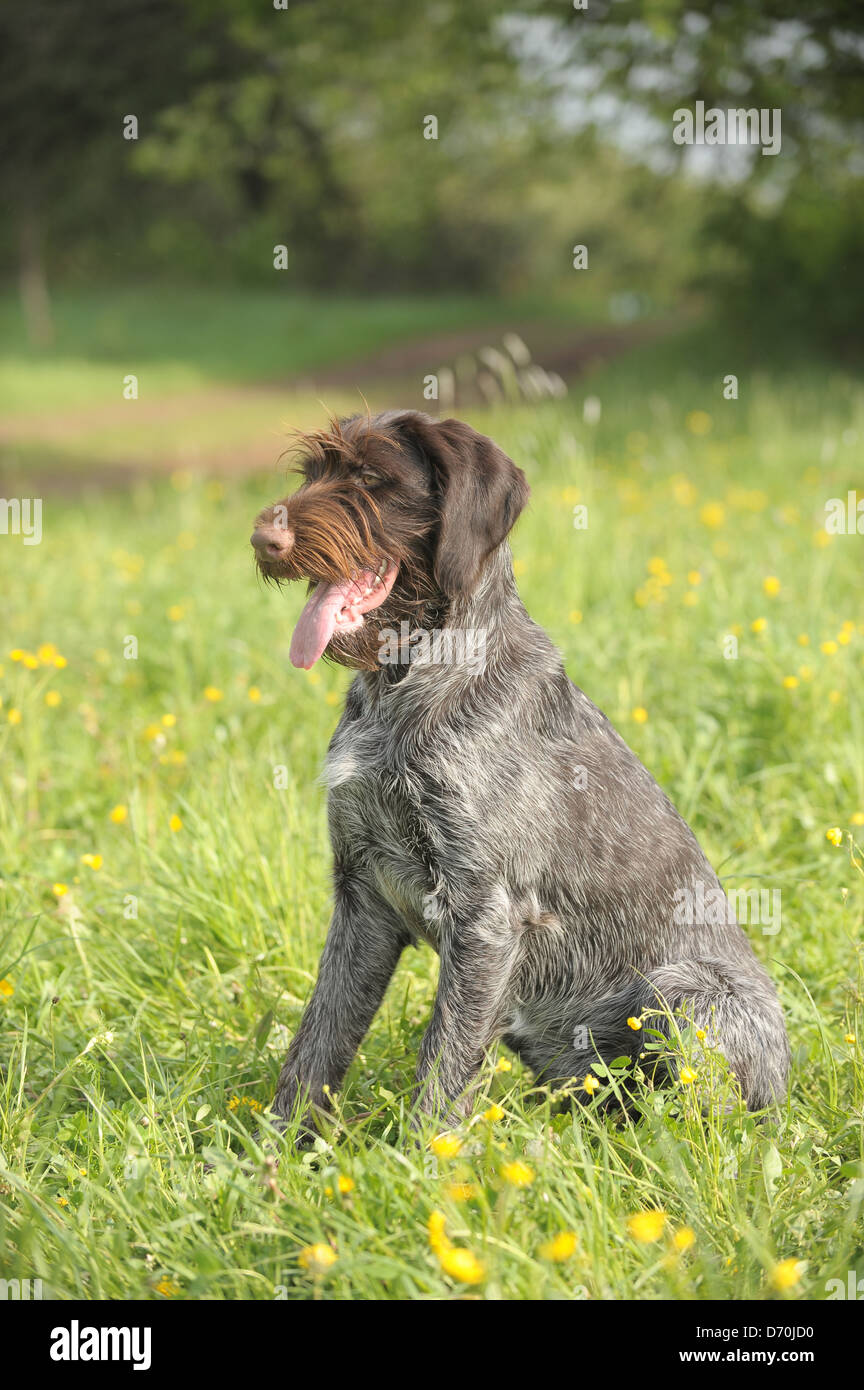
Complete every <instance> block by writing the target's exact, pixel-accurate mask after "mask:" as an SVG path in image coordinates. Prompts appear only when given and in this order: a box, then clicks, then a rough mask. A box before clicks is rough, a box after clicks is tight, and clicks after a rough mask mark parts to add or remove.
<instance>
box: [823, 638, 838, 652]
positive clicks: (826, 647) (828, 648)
mask: <svg viewBox="0 0 864 1390" xmlns="http://www.w3.org/2000/svg"><path fill="white" fill-rule="evenodd" d="M819 650H820V652H824V653H825V655H826V656H833V655H834V653H835V652H836V651H837V643H836V642H833V641H831V640H830V639H829V640H828V641H827V642H820V643H819Z"/></svg>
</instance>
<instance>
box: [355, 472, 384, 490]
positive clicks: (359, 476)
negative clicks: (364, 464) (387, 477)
mask: <svg viewBox="0 0 864 1390" xmlns="http://www.w3.org/2000/svg"><path fill="white" fill-rule="evenodd" d="M354 480H355V482H358V483H362V484H363V486H364V487H374V486H375V484H376V483H382V482H383V481H384V479H383V477H382V475H381V474H380V473H376V472H375V469H374V468H361V469H360V471H359V473H355V474H354Z"/></svg>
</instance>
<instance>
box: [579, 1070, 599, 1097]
mask: <svg viewBox="0 0 864 1390" xmlns="http://www.w3.org/2000/svg"><path fill="white" fill-rule="evenodd" d="M582 1090H583V1091H587V1092H588V1094H589V1096H593V1094H594V1092H595V1091H599V1090H600V1082H599V1081H598V1080H597V1077H596V1076H592V1075H591V1073H590V1071H589V1073H588V1075H587V1076H586V1077H585V1080H584V1081H583V1082H582Z"/></svg>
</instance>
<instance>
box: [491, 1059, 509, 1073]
mask: <svg viewBox="0 0 864 1390" xmlns="http://www.w3.org/2000/svg"><path fill="white" fill-rule="evenodd" d="M495 1070H496V1071H512V1070H513V1063H512V1062H511V1061H510V1058H509V1057H499V1058H498V1061H497V1062H496V1063H495Z"/></svg>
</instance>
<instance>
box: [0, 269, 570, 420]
mask: <svg viewBox="0 0 864 1390" xmlns="http://www.w3.org/2000/svg"><path fill="white" fill-rule="evenodd" d="M274 273H275V272H274ZM53 312H54V318H55V323H56V342H55V344H54V346H53V347H52V348H51V349H50V350H47V351H46V350H39V349H35V348H32V347H29V346H28V345H27V340H26V334H25V331H24V323H23V320H22V317H21V312H20V307H19V304H18V301H17V299H16V298H15V297H14V296H13V295H11V294H8V293H7V294H6V295H4V296H3V297H2V298H0V343H2V344H3V351H2V354H0V410H2V411H22V412H23V411H46V412H47V411H57V410H74V409H76V408H78V407H84V406H97V405H106V404H108V405H114V404H116V403H117V402H122V394H121V393H122V381H123V377H124V376H126V375H127V374H129V373H133V374H135V375H137V376H139V378H140V391H141V397H140V398H141V399H142V400H143V399H148V400H152V399H155V398H156V397H157V396H162V395H166V394H172V393H178V392H183V391H194V390H198V389H203V388H207V387H211V386H220V385H224V384H226V383H233V384H244V383H252V384H257V383H260V382H281V381H284V380H285V379H286V378H288V377H292V376H296V375H297V374H298V373H302V372H305V371H310V370H311V369H313V368H315V367H322V366H330V365H333V364H336V363H340V362H345V361H350V360H351V359H353V358H355V357H357V358H359V357H363V356H365V355H366V354H368V353H374V352H376V351H380V350H381V349H383V348H386V347H389V346H390V345H391V344H393V343H397V342H401V341H403V340H405V339H412V338H423V337H425V336H431V335H434V334H439V333H448V332H450V331H454V330H458V329H463V328H476V327H477V326H478V325H479V326H481V327H482V326H484V325H486V324H488V325H489V326H490V327H494V326H497V325H500V324H503V325H506V326H511V325H512V324H513V323H517V322H520V321H526V320H531V321H536V320H540V319H561V318H565V317H566V318H567V319H568V320H570V321H573V320H574V319H578V306H576V305H574V304H573V303H571V302H567V303H562V302H554V301H553V302H550V301H548V300H543V299H538V298H532V297H530V296H523V297H522V298H515V297H514V298H511V299H501V298H495V297H492V296H489V297H485V298H484V297H482V296H472V295H441V296H439V297H438V298H435V299H430V298H426V297H421V296H415V297H411V296H405V295H400V296H392V297H390V298H387V297H385V296H375V298H374V300H373V299H370V298H368V297H367V298H363V297H361V296H356V297H349V296H346V295H338V296H334V297H333V298H330V299H328V298H326V297H325V298H322V297H321V296H320V295H311V294H302V293H299V292H297V291H291V290H286V291H285V292H284V293H281V294H274V293H272V292H271V291H269V290H268V291H266V292H265V291H263V290H262V291H253V290H237V291H235V292H233V293H232V292H230V291H229V292H226V291H225V290H224V289H219V290H218V291H215V290H214V291H208V290H204V289H191V288H189V287H184V288H179V287H178V288H177V289H176V290H170V289H167V290H166V289H164V288H158V289H152V288H149V287H143V286H142V287H141V288H122V289H117V288H113V289H105V290H103V291H98V290H92V289H88V290H87V291H86V292H84V291H82V292H80V293H76V292H74V291H62V292H59V293H58V294H57V296H56V299H55V302H54V305H53ZM435 365H436V364H435V363H433V364H432V366H431V367H430V368H429V370H430V371H431V370H434V367H435Z"/></svg>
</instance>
